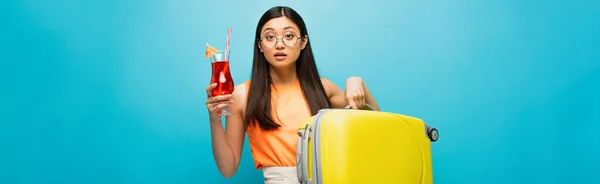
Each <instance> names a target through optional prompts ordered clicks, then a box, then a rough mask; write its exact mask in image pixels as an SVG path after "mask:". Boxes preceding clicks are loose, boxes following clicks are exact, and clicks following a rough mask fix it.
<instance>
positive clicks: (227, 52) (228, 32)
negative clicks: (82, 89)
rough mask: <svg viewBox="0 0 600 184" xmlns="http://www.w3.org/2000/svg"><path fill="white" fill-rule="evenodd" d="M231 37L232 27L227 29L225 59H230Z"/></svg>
mask: <svg viewBox="0 0 600 184" xmlns="http://www.w3.org/2000/svg"><path fill="white" fill-rule="evenodd" d="M230 39H231V27H229V29H228V30H227V43H226V44H225V59H226V60H227V61H229V40H230Z"/></svg>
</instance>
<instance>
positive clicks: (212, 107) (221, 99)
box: [206, 83, 233, 120]
mask: <svg viewBox="0 0 600 184" xmlns="http://www.w3.org/2000/svg"><path fill="white" fill-rule="evenodd" d="M216 86H217V83H213V84H211V85H209V86H208V87H207V88H206V95H207V96H208V99H207V100H206V107H207V108H208V112H209V114H210V119H211V120H213V119H218V118H220V117H221V109H223V108H224V107H227V106H228V105H229V104H231V103H233V100H231V96H232V95H230V94H229V95H219V96H212V95H211V91H212V89H213V88H215V87H216Z"/></svg>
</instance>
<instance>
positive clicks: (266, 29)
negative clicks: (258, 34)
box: [263, 26, 296, 33]
mask: <svg viewBox="0 0 600 184" xmlns="http://www.w3.org/2000/svg"><path fill="white" fill-rule="evenodd" d="M286 29H293V30H296V28H294V27H292V26H288V27H285V28H283V30H286ZM267 31H275V29H273V28H270V27H268V28H265V30H264V31H263V33H264V32H267Z"/></svg>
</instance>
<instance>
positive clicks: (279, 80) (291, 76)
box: [270, 65, 297, 86]
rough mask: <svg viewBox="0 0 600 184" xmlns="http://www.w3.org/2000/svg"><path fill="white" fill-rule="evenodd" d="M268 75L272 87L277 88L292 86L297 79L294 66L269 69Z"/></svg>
mask: <svg viewBox="0 0 600 184" xmlns="http://www.w3.org/2000/svg"><path fill="white" fill-rule="evenodd" d="M270 74H271V79H272V80H273V85H277V86H282V85H289V84H292V83H294V82H296V79H297V76H296V66H295V65H292V66H290V67H285V68H274V67H271V69H270Z"/></svg>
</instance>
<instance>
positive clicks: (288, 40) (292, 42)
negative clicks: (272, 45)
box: [282, 38, 298, 47]
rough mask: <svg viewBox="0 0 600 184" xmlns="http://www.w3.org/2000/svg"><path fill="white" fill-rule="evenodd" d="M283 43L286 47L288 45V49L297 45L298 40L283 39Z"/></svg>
mask: <svg viewBox="0 0 600 184" xmlns="http://www.w3.org/2000/svg"><path fill="white" fill-rule="evenodd" d="M282 40H283V43H284V44H285V45H287V46H288V47H292V46H295V45H296V42H298V38H291V39H287V38H283V39H282Z"/></svg>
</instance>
